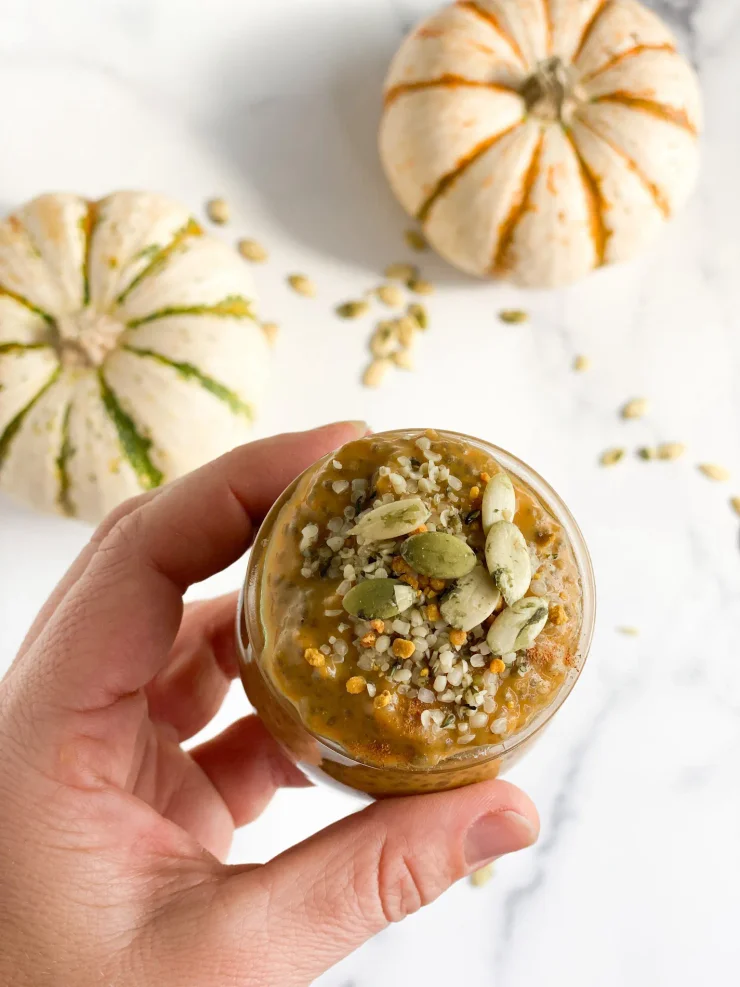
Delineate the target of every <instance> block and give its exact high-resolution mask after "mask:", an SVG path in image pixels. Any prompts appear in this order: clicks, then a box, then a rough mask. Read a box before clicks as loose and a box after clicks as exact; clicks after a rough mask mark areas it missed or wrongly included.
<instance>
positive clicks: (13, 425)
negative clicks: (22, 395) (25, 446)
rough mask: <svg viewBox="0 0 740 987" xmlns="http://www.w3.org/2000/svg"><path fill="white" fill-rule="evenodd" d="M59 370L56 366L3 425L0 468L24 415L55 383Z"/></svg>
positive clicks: (0, 442)
mask: <svg viewBox="0 0 740 987" xmlns="http://www.w3.org/2000/svg"><path fill="white" fill-rule="evenodd" d="M61 372H62V369H61V367H57V368H56V369H55V370H54V371H53V372H52V374H51V376H50V377H49V379H48V380H47V381H46V383H45V384H44V385H43V387H41V388H40V389H39V390H38V391H37V392H36V393H35V394H34V396H33V397H32V398H31V400H30V401H29V402H28V404H27V405H25V407H23V408H21V410H20V411H19V412H18V414H17V415H16V416H15V418H12V419H11V420H10V421H9V422H8V424H7V425H6V426H5V430H4V431H3V432H2V434H0V469H2V466H3V462H4V461H5V457H6V456H7V455H8V449H9V448H10V443H11V442H12V441H13V438H14V437H15V435H16V434H17V433H18V431H19V429H20V427H21V425H22V424H23V422H24V420H25V417H26V415H27V414H28V413H29V412H30V411H31V409H32V408H33V406H34V405H35V404H36V402H37V401H40V400H41V398H42V397H43V396H44V394H46V392H47V391H48V390H49V388H50V387H51V386H52V384H55V383H56V382H57V380H58V379H59V376H60V375H61Z"/></svg>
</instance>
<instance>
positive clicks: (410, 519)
mask: <svg viewBox="0 0 740 987" xmlns="http://www.w3.org/2000/svg"><path fill="white" fill-rule="evenodd" d="M428 517H429V508H428V507H427V506H426V504H425V503H424V501H423V500H422V499H421V498H420V497H408V498H407V499H406V500H396V501H393V503H391V504H381V506H380V507H376V508H375V509H374V510H372V511H369V512H368V513H367V514H363V516H362V517H361V518H360V519H359V520H358V522H357V524H356V525H355V526H354V528H351V529H350V531H349V534H351V535H356V536H358V537H359V538H362V540H363V542H373V541H385V540H386V539H388V538H399V537H400V536H401V535H407V534H409V532H410V531H414V530H415V529H416V528H418V527H419V525H420V524H424V522H425V521H426V519H427V518H428Z"/></svg>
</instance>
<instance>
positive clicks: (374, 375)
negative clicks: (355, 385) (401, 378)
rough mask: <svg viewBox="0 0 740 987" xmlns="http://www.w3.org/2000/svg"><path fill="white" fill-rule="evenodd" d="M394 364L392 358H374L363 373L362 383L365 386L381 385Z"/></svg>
mask: <svg viewBox="0 0 740 987" xmlns="http://www.w3.org/2000/svg"><path fill="white" fill-rule="evenodd" d="M392 366H393V364H392V363H391V361H390V360H373V362H372V363H371V364H370V366H369V367H368V368H367V369H366V370H365V373H364V374H363V375H362V383H363V384H364V385H365V387H380V385H381V384H382V383H383V378H384V377H385V375H386V374H387V373H388V371H389V370H390V369H391V367H392Z"/></svg>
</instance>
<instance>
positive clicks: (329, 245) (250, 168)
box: [208, 12, 490, 287]
mask: <svg viewBox="0 0 740 987" xmlns="http://www.w3.org/2000/svg"><path fill="white" fill-rule="evenodd" d="M307 13H308V12H307ZM317 13H318V12H314V15H313V16H311V17H308V16H307V17H306V18H305V20H304V19H303V18H302V17H300V16H296V17H293V18H292V19H291V21H290V24H289V25H287V26H286V28H285V30H284V31H282V32H280V33H279V34H278V33H277V32H276V36H275V37H274V38H273V37H270V36H269V35H266V37H265V39H264V45H265V47H269V46H274V49H275V52H276V57H277V58H280V57H285V51H286V49H287V50H290V49H293V48H295V47H297V45H296V42H295V37H296V36H297V37H298V38H301V39H302V41H303V43H304V45H305V42H306V38H310V37H311V36H317V35H320V32H321V31H322V30H323V27H322V23H321V20H320V18H319V17H317V16H316V15H317ZM387 27H388V25H386V28H387ZM399 28H400V26H399ZM333 29H334V32H335V33H336V31H337V25H336V21H334V22H333ZM340 30H341V31H342V32H343V33H344V34H345V37H344V38H343V39H342V38H341V37H340V38H339V39H338V40H339V44H337V45H336V47H335V49H334V51H333V55H332V63H331V64H330V65H324V66H323V67H322V71H321V72H317V71H316V67H315V66H314V67H313V70H311V69H310V67H309V66H295V65H291V66H290V69H289V71H290V73H291V75H290V76H289V82H288V83H287V87H288V88H289V90H290V91H288V92H282V93H279V94H276V95H274V96H272V95H268V96H266V97H264V98H257V99H254V100H250V98H249V93H248V87H247V85H246V83H245V81H244V76H245V71H246V70H245V67H244V66H243V59H242V58H241V55H242V52H243V47H242V48H240V46H239V43H238V42H237V43H236V49H235V52H223V53H222V57H221V59H220V61H219V64H218V66H217V68H216V72H217V75H218V82H217V84H218V86H219V89H220V90H221V91H222V92H223V93H224V99H223V101H222V104H221V105H222V110H223V112H222V113H221V115H220V116H219V118H217V119H215V120H212V121H211V123H210V124H209V125H208V130H209V135H208V136H209V138H210V140H211V142H212V143H213V144H215V145H216V146H217V147H219V148H220V149H221V150H222V151H223V152H224V153H225V154H226V155H228V156H229V157H230V158H231V160H232V161H233V162H234V163H235V164H236V166H237V168H238V169H239V171H240V172H241V173H242V174H243V176H244V178H245V179H246V180H247V181H248V182H249V183H250V185H251V186H252V187H253V189H254V191H255V192H256V194H257V195H258V197H259V198H260V200H261V201H262V203H263V205H264V207H265V209H266V210H267V211H268V212H269V213H270V214H271V216H272V217H273V219H274V220H275V221H276V222H277V223H278V224H279V225H280V226H281V227H282V228H283V229H284V230H285V231H286V233H287V234H288V235H289V236H290V237H291V238H293V239H295V240H296V241H297V243H298V244H299V245H300V246H302V247H308V248H309V249H311V250H312V251H315V252H319V253H321V254H324V255H325V256H329V257H332V258H335V259H337V260H340V261H341V262H342V263H344V264H350V265H353V266H356V267H359V268H362V269H367V268H369V269H372V270H374V271H380V270H382V269H383V268H384V267H385V266H386V265H387V264H388V263H390V262H391V261H394V260H396V259H398V258H399V257H400V256H405V255H408V254H409V249H408V247H406V245H405V244H404V240H403V232H404V230H406V229H408V228H409V227H411V226H413V225H414V224H413V221H412V220H410V219H409V217H408V216H406V215H405V213H404V212H403V210H402V209H401V207H400V206H399V205H398V203H397V202H396V201H395V199H394V197H393V195H392V193H391V191H390V188H389V186H388V183H387V182H386V179H385V176H384V175H383V171H382V168H381V164H380V160H379V156H378V147H377V132H378V124H379V121H380V115H381V108H382V100H381V94H382V89H383V80H384V77H385V74H386V71H387V69H388V65H389V63H390V60H391V57H392V55H393V53H394V51H395V49H396V47H397V46H398V43H399V41H400V38H401V32H400V29H399V31H398V32H396V31H392V30H388V29H386V30H383V31H379V30H378V29H377V24H376V25H375V29H374V30H372V29H371V30H368V31H367V32H366V33H365V34H364V36H363V38H362V44H359V43H358V36H357V30H358V25H357V21H356V20H355V21H353V22H349V21H347V23H346V24H344V25H343V26H342V27H341V28H340ZM285 31H289V32H290V34H291V35H292V36H293V39H292V40H291V39H290V38H289V39H288V40H287V41H286V37H285ZM286 71H288V70H287V69H286ZM416 256H417V257H418V259H419V261H420V262H422V263H423V267H424V272H425V274H426V275H427V276H428V277H430V278H432V279H433V280H434V281H436V282H438V283H443V282H444V283H447V284H458V285H461V286H462V285H464V286H466V287H471V286H475V285H476V284H480V285H481V286H482V287H485V286H489V287H490V283H488V282H477V281H476V280H475V279H472V278H469V277H467V276H465V275H463V274H461V273H458V272H457V271H455V270H454V269H453V268H452V267H450V266H449V265H448V264H446V263H445V262H444V261H443V260H442V259H441V258H439V257H437V256H436V255H435V254H434V253H433V252H432V251H428V252H425V253H424V254H420V255H416Z"/></svg>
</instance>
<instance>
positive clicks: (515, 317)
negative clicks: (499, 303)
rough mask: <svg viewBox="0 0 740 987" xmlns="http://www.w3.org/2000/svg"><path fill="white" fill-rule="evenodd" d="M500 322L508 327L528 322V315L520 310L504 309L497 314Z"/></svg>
mask: <svg viewBox="0 0 740 987" xmlns="http://www.w3.org/2000/svg"><path fill="white" fill-rule="evenodd" d="M498 317H499V319H500V320H501V321H502V322H508V323H509V324H510V325H517V324H518V323H520V322H529V315H527V313H526V312H524V311H523V310H522V309H520V308H505V309H503V311H501V312H499V314H498Z"/></svg>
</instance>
